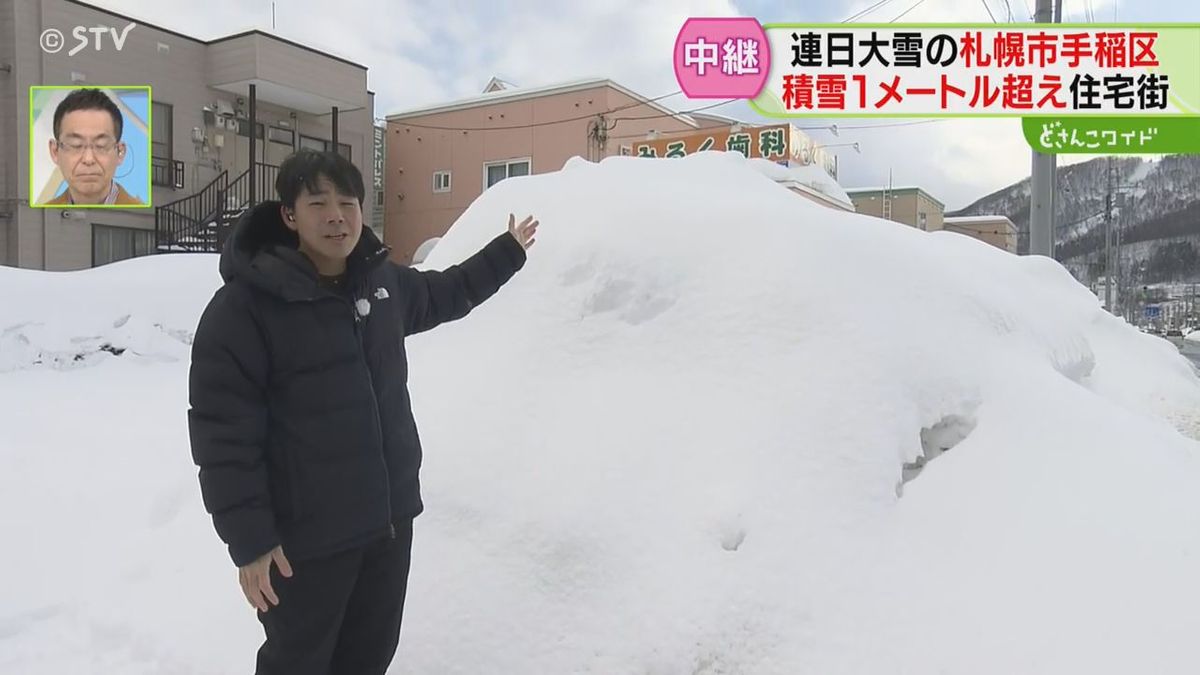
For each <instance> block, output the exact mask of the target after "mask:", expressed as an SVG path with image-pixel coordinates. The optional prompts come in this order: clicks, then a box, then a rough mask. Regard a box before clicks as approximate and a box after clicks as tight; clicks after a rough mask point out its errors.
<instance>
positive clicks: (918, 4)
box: [888, 0, 925, 23]
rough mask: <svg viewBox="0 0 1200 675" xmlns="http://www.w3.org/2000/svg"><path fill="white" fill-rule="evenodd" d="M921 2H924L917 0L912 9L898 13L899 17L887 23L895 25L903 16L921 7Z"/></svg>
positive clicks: (923, 0)
mask: <svg viewBox="0 0 1200 675" xmlns="http://www.w3.org/2000/svg"><path fill="white" fill-rule="evenodd" d="M923 2H925V0H917V4H915V5H913V6H912V7H909V8H908V9H906V10H904V11H903V12H900V15H899V16H897V17H896V18H894V19H892V20H891V21H889V22H888V23H896V22H897V21H899V20H900V19H901V18H903V17H904V15H905V14H908V13H909V12H911V11H913V10H914V9H916V8H917V7H920V6H921V3H923Z"/></svg>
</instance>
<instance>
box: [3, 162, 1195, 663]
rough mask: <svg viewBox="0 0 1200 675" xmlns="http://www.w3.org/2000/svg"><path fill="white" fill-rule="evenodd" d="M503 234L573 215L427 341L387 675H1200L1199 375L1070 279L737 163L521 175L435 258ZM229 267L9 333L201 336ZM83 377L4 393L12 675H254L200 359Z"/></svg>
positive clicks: (63, 289) (47, 313)
mask: <svg viewBox="0 0 1200 675" xmlns="http://www.w3.org/2000/svg"><path fill="white" fill-rule="evenodd" d="M510 212H512V213H516V214H517V216H518V217H522V216H524V215H525V214H528V213H533V214H535V215H536V216H537V217H538V218H539V219H540V220H541V221H542V227H541V229H540V231H539V236H538V244H537V246H536V247H535V248H534V249H533V250H532V251H531V255H530V260H529V262H528V264H527V266H526V268H525V269H524V270H523V271H522V272H521V273H520V274H518V275H517V277H515V278H514V279H513V280H512V281H511V282H510V283H509V284H508V285H507V286H505V287H504V288H503V289H502V290H501V292H500V293H499V294H498V295H497V296H496V297H494V298H493V299H491V300H489V301H488V302H487V303H485V304H483V305H482V306H480V307H478V308H476V309H475V310H474V312H473V313H472V314H471V316H469V317H467V318H466V319H464V320H462V321H460V322H456V323H453V324H449V325H446V326H443V327H440V328H438V329H436V330H434V331H431V332H429V333H425V334H422V335H420V336H417V337H414V338H412V339H411V340H410V345H409V352H410V363H411V382H410V388H411V390H412V392H413V396H414V412H415V414H416V417H417V420H418V423H419V425H420V427H421V431H422V438H423V441H424V446H425V449H426V454H425V458H426V459H425V466H424V469H423V473H422V476H423V483H424V495H425V501H426V504H427V511H426V513H425V515H423V516H421V518H419V519H418V521H417V527H416V546H415V551H414V561H413V570H412V577H411V582H410V593H409V603H408V607H407V609H406V612H405V620H406V624H405V628H404V634H403V637H402V641H401V647H400V653H399V656H398V658H397V660H396V663H395V665H394V666H393V668H392V671H391V672H393V673H482V672H487V673H563V672H578V673H583V672H591V673H655V674H674V673H681V674H685V673H686V674H699V673H704V674H710V675H711V674H716V673H797V672H828V673H835V672H836V673H931V672H950V673H967V672H969V673H973V674H976V673H1012V672H1021V673H1063V672H1088V673H1127V672H1156V673H1190V672H1196V671H1197V669H1200V647H1197V646H1196V641H1195V640H1194V639H1193V637H1194V633H1195V630H1196V629H1197V628H1198V627H1200V579H1198V578H1197V575H1196V574H1195V571H1194V570H1195V552H1196V551H1197V550H1200V492H1198V491H1197V490H1196V489H1195V486H1196V485H1197V484H1198V483H1200V466H1198V465H1197V460H1196V450H1197V444H1196V442H1195V441H1193V440H1190V439H1189V438H1188V437H1187V435H1193V436H1195V435H1198V434H1197V431H1198V430H1200V429H1198V428H1197V425H1196V418H1197V411H1200V381H1198V380H1197V378H1196V376H1195V374H1194V373H1193V371H1192V369H1191V367H1190V366H1189V365H1188V364H1187V362H1186V361H1185V360H1184V358H1183V357H1182V356H1181V355H1179V354H1178V352H1177V351H1176V350H1175V349H1174V348H1173V347H1171V345H1170V344H1169V343H1167V342H1166V341H1163V340H1159V339H1156V338H1154V337H1151V336H1145V335H1142V334H1140V333H1138V332H1137V331H1136V330H1135V329H1133V328H1132V327H1130V326H1128V325H1126V324H1124V323H1123V322H1122V321H1120V320H1119V319H1116V318H1114V317H1112V316H1110V315H1108V314H1106V313H1105V312H1104V311H1103V310H1102V309H1101V308H1100V306H1099V303H1098V301H1097V299H1096V297H1095V296H1094V295H1092V294H1090V293H1089V292H1088V291H1087V290H1086V289H1085V288H1083V287H1081V286H1079V285H1078V284H1077V283H1076V282H1075V281H1074V280H1073V279H1071V277H1070V275H1068V274H1067V273H1066V272H1065V271H1064V270H1063V269H1062V268H1061V267H1060V266H1059V265H1057V264H1055V263H1053V262H1052V261H1049V260H1045V259H1039V258H1018V257H1016V256H1012V255H1009V254H1007V253H1005V252H1003V251H1000V250H997V249H994V248H992V247H990V246H988V245H986V244H983V243H980V242H978V241H976V240H974V239H971V238H969V237H966V236H962V235H957V234H953V233H943V232H939V233H925V232H920V231H917V230H914V229H911V228H906V227H904V226H901V225H898V224H896V223H891V222H887V221H882V220H878V219H874V218H870V217H867V216H861V215H856V214H849V213H841V212H835V211H833V210H831V209H826V208H823V207H821V206H819V205H817V204H815V203H813V202H810V201H808V200H806V199H804V198H801V197H799V196H797V195H795V194H794V193H791V192H790V191H788V190H786V189H785V188H782V187H780V186H779V185H777V184H776V183H774V182H773V181H772V180H771V179H770V178H767V177H765V176H763V175H762V174H761V173H760V172H759V171H758V170H756V169H755V168H753V167H752V166H751V165H750V164H749V162H747V161H746V160H744V159H742V158H740V157H738V156H737V155H728V154H718V153H701V154H699V155H695V156H692V157H688V158H684V159H680V160H676V161H671V162H666V161H658V160H651V159H637V158H611V159H607V160H605V161H603V162H601V163H599V164H592V163H587V162H584V161H582V160H573V161H571V162H569V163H568V164H567V166H566V167H565V168H564V169H563V170H562V171H561V172H557V173H554V174H546V175H539V176H532V177H523V178H515V179H510V180H506V181H503V182H501V183H499V184H497V185H496V186H494V187H492V188H490V189H489V190H488V191H486V192H485V193H484V195H483V196H482V197H481V198H480V199H478V200H477V201H476V202H475V203H474V204H473V205H472V206H471V207H470V209H469V210H468V211H467V212H466V213H465V214H464V215H463V216H462V217H461V218H460V219H459V221H458V222H457V223H456V224H455V226H454V227H453V228H452V229H451V231H450V232H449V233H448V234H447V235H446V236H445V237H444V238H443V239H442V241H441V242H440V243H439V244H438V246H437V247H436V248H435V249H434V250H433V252H432V253H431V255H430V258H429V259H428V260H427V261H426V263H425V265H426V266H428V267H431V268H441V267H444V266H446V265H449V264H452V263H455V262H458V261H460V260H462V259H463V258H465V257H467V256H468V255H470V254H471V253H473V252H475V251H476V250H478V248H479V247H480V246H482V245H483V244H484V243H486V242H487V241H488V240H489V239H491V238H492V237H494V236H495V235H496V234H497V233H498V232H500V231H502V230H503V228H504V226H505V224H506V222H507V216H508V214H509V213H510ZM193 260H194V264H193ZM215 261H216V259H215V257H213V256H194V257H192V260H189V259H188V258H175V257H171V258H162V259H155V260H153V261H146V262H145V265H146V266H145V267H143V268H142V270H141V271H140V272H137V273H136V276H139V277H140V276H145V277H146V278H144V279H140V281H141V282H143V283H131V284H130V285H129V286H128V287H127V288H129V289H133V288H150V289H154V288H158V289H160V293H161V295H160V296H154V297H151V295H152V294H147V295H144V296H137V297H134V298H125V299H120V298H118V297H117V296H118V295H120V294H119V293H114V292H113V291H112V290H111V289H113V288H116V287H118V286H120V285H121V284H122V283H125V282H122V281H119V277H120V276H121V275H114V276H112V277H104V276H103V271H102V270H97V271H94V272H91V273H86V274H79V275H64V276H63V277H62V279H63V281H61V282H60V281H59V280H58V279H57V278H55V279H51V278H50V277H49V276H45V278H46V281H45V283H44V284H43V283H42V282H40V281H37V279H36V277H37V276H39V275H33V276H31V277H30V279H33V281H30V282H29V283H30V285H29V286H27V287H26V288H27V289H29V290H30V291H35V292H36V297H37V301H36V302H33V301H29V300H21V301H20V302H19V303H18V304H17V305H7V304H6V305H0V319H2V321H0V323H2V325H4V326H12V325H30V324H42V325H51V324H52V323H53V326H55V328H54V329H53V331H54V334H53V335H52V336H51V337H52V338H53V339H54V340H58V341H60V342H64V341H65V342H66V343H68V344H69V343H70V340H71V339H72V338H73V337H79V336H93V335H95V334H98V333H100V332H102V331H101V329H102V328H103V327H104V326H107V325H110V323H111V322H114V321H116V320H117V319H119V318H120V317H122V316H125V315H130V316H132V317H143V319H142V320H144V321H145V322H146V324H148V325H150V326H154V325H157V324H161V325H162V326H164V327H166V328H167V329H169V330H192V329H194V322H195V320H196V318H197V317H198V316H199V312H200V310H201V309H202V307H203V301H204V300H205V299H207V297H208V295H210V294H211V292H212V290H213V289H214V288H215V284H216V283H217V282H216V278H215ZM123 269H125V270H128V271H129V272H130V274H131V275H133V274H135V270H137V269H138V268H137V266H136V265H134V264H132V263H131V264H127V265H125V266H124V267H123ZM151 272H153V275H152V274H151ZM0 273H4V274H7V275H9V276H8V277H6V278H0V283H3V282H7V281H8V280H9V278H11V276H12V274H11V273H10V272H9V271H8V270H0ZM19 274H22V275H26V274H31V273H19ZM89 275H92V276H89ZM72 277H74V278H75V279H77V280H78V281H77V282H76V283H71V282H70V281H69V279H70V278H72ZM53 284H60V285H58V286H54V285H53ZM85 287H89V288H95V289H97V292H98V293H99V295H97V296H96V299H95V301H94V303H81V305H90V306H87V307H83V306H80V307H79V308H78V310H77V311H78V312H79V316H78V322H76V323H72V321H74V319H72V318H71V317H70V316H67V318H65V319H62V320H61V321H60V320H58V314H57V313H56V310H55V308H56V307H61V306H64V305H63V303H68V302H75V301H76V300H73V299H72V298H77V297H82V296H86V293H90V292H92V291H91V290H90V289H89V290H87V291H84V290H83V289H84V288H85ZM129 292H131V293H132V292H134V291H132V290H130V291H129ZM86 297H91V296H86ZM6 302H7V300H6ZM85 309H86V311H84V310H85ZM174 311H178V312H179V313H180V314H179V316H178V317H174V319H185V320H173V317H171V316H168V314H169V313H170V312H174ZM184 314H186V317H185V316H183V315H184ZM97 327H99V328H97ZM47 330H50V329H47ZM104 330H107V329H104ZM25 334H28V332H27V331H26V332H25ZM115 337H119V336H115ZM106 338H114V336H113V335H107V334H106ZM168 339H174V338H170V336H169V335H168ZM48 340H49V338H48ZM161 344H167V343H166V342H162V343H160V346H161ZM6 351H7V347H6ZM156 353H158V352H157V351H156ZM87 365H90V366H92V367H86V368H81V369H73V370H70V371H69V372H62V371H61V370H59V369H56V368H53V367H49V365H48V364H45V363H43V364H26V365H24V366H22V367H20V368H19V369H15V370H13V371H12V372H8V373H3V374H0V381H2V382H4V386H2V387H0V466H3V468H4V470H3V471H0V514H3V515H2V516H0V524H2V526H3V530H2V531H0V537H3V540H4V541H6V542H10V545H11V546H12V547H13V548H14V549H15V550H19V551H22V552H23V553H22V554H21V555H16V556H9V557H6V559H5V561H4V562H3V563H0V573H3V575H4V576H5V578H10V579H21V580H22V583H21V584H19V585H18V584H8V585H4V586H0V608H2V609H0V641H3V642H4V644H5V649H3V650H0V671H3V672H10V671H11V672H22V673H60V672H86V670H87V667H88V666H91V667H92V668H93V669H95V672H121V673H132V674H141V673H162V672H181V673H182V672H188V673H234V672H244V671H245V670H246V669H247V668H249V667H250V666H249V664H250V663H252V661H253V652H254V649H255V648H256V647H257V644H258V641H259V636H260V633H259V632H258V629H257V624H256V623H255V621H254V619H253V615H252V612H251V610H249V609H248V608H247V607H245V601H244V600H243V599H242V598H241V596H240V591H239V590H238V589H237V586H236V580H235V577H236V575H235V574H234V572H233V570H232V569H231V566H230V565H229V563H228V560H227V559H226V558H225V557H224V551H223V549H222V548H221V547H220V545H219V544H218V542H217V541H216V538H215V535H213V534H212V531H211V525H210V524H209V522H208V520H207V517H206V516H205V514H204V512H203V508H202V506H201V504H200V500H199V495H198V489H197V487H196V484H195V471H194V468H193V467H192V466H191V464H190V457H189V455H188V450H187V435H186V426H185V416H184V414H183V411H184V409H185V407H186V396H185V393H186V386H185V385H186V360H174V361H168V360H154V359H127V358H125V356H119V357H118V356H113V355H111V354H107V355H106V357H105V358H104V359H102V360H98V361H96V362H94V363H88V364H87ZM31 410H32V411H33V413H30V412H29V411H31ZM64 418H69V419H70V420H71V422H72V423H71V424H62V423H61V420H62V419H64ZM1181 431H1182V432H1184V433H1180V432H1181ZM1185 434H1186V435H1185ZM944 449H948V452H946V453H945V454H941V455H940V456H939V454H940V453H941V452H942V451H943V450H944ZM921 465H923V469H920V471H919V473H917V468H916V467H919V466H921ZM906 466H907V467H908V470H907V471H906V470H905V467H906ZM914 474H915V478H913V475H914ZM905 478H910V479H911V480H909V481H908V482H905ZM81 518H82V519H84V521H85V524H84V525H83V526H81V525H80V519H81ZM151 617H153V618H151Z"/></svg>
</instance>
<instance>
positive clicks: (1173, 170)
mask: <svg viewBox="0 0 1200 675" xmlns="http://www.w3.org/2000/svg"><path fill="white" fill-rule="evenodd" d="M1108 163H1109V160H1108V158H1098V159H1093V160H1090V161H1087V162H1083V163H1081V164H1075V165H1072V166H1066V167H1059V169H1058V182H1059V200H1058V203H1057V204H1056V205H1055V217H1056V220H1055V222H1056V235H1057V236H1056V237H1055V242H1056V244H1055V251H1054V257H1055V258H1057V259H1058V260H1059V261H1061V262H1062V263H1063V264H1064V265H1065V266H1066V267H1067V268H1068V269H1070V270H1071V272H1072V273H1073V274H1075V276H1076V277H1078V278H1079V279H1080V280H1081V281H1083V282H1084V283H1091V282H1092V281H1093V280H1094V279H1095V278H1096V277H1097V276H1102V275H1103V274H1104V220H1105V218H1104V216H1105V197H1106V194H1107V184H1108V177H1107V172H1108ZM1112 165H1113V174H1114V180H1113V183H1114V185H1115V187H1116V190H1115V191H1114V197H1113V207H1112V222H1113V243H1114V246H1115V244H1116V241H1117V237H1118V234H1119V236H1120V239H1121V241H1122V242H1123V244H1124V246H1123V247H1122V257H1121V263H1120V264H1121V268H1122V269H1123V270H1124V271H1125V274H1126V275H1127V276H1126V278H1127V279H1132V280H1133V281H1135V282H1136V283H1159V282H1195V281H1200V155H1170V156H1167V157H1164V158H1162V159H1160V160H1143V159H1139V158H1129V157H1124V158H1120V157H1119V158H1114V159H1113V160H1112ZM1121 193H1124V195H1125V196H1124V197H1121V196H1119V195H1120V194H1121ZM1122 200H1123V201H1124V206H1122V205H1121V202H1122ZM990 214H1003V215H1006V216H1008V218H1009V219H1010V220H1012V221H1013V223H1015V224H1016V225H1017V228H1018V231H1019V233H1020V237H1019V240H1018V245H1017V250H1018V251H1019V252H1020V253H1025V252H1027V251H1028V250H1029V179H1028V178H1026V179H1024V180H1022V181H1021V182H1019V183H1014V184H1013V185H1010V186H1008V187H1006V188H1004V189H1002V190H998V191H996V192H993V193H992V194H990V195H988V196H986V197H983V198H982V199H979V200H978V201H976V202H974V203H973V204H971V205H970V206H967V207H966V208H964V209H962V210H960V211H957V212H954V213H951V214H947V215H956V216H974V215H990Z"/></svg>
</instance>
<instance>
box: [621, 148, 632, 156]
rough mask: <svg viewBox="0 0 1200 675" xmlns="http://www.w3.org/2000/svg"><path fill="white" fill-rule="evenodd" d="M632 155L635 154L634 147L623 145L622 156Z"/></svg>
mask: <svg viewBox="0 0 1200 675" xmlns="http://www.w3.org/2000/svg"><path fill="white" fill-rule="evenodd" d="M632 154H633V146H632V145H622V146H621V156H622V157H629V156H631V155H632Z"/></svg>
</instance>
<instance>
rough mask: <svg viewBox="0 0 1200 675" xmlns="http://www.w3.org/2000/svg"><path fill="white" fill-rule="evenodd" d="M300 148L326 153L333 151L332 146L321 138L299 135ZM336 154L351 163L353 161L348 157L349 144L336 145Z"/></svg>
mask: <svg viewBox="0 0 1200 675" xmlns="http://www.w3.org/2000/svg"><path fill="white" fill-rule="evenodd" d="M300 148H301V149H308V150H318V151H320V152H326V151H328V150H332V149H333V144H332V143H330V142H329V141H327V140H325V139H323V138H316V137H314V136H305V135H304V134H300ZM338 154H339V155H341V156H342V157H345V158H346V159H349V160H351V161H353V159H352V158H351V157H350V146H349V144H346V143H338Z"/></svg>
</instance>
